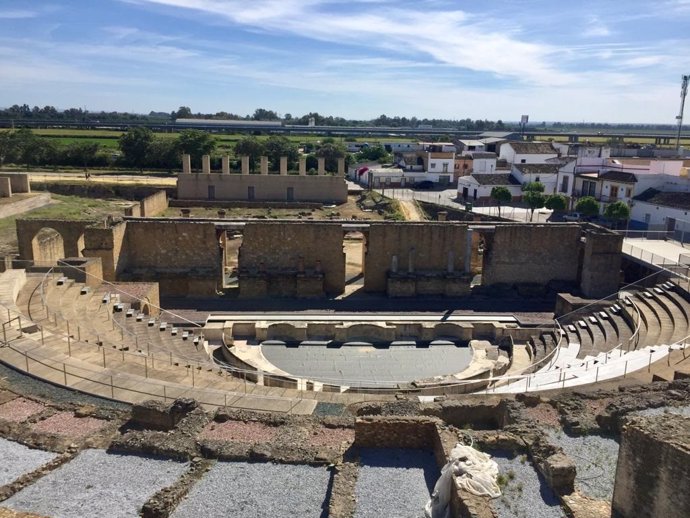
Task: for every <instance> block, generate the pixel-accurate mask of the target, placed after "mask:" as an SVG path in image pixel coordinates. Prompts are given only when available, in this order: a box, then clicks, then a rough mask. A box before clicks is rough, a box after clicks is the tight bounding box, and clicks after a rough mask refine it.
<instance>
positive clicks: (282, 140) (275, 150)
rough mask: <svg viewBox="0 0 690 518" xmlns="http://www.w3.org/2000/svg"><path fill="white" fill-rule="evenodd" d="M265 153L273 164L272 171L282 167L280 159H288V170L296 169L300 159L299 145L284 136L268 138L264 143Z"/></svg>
mask: <svg viewBox="0 0 690 518" xmlns="http://www.w3.org/2000/svg"><path fill="white" fill-rule="evenodd" d="M264 152H265V153H266V156H267V157H268V160H269V161H270V163H271V169H272V170H274V171H275V170H277V169H278V168H279V167H280V157H283V156H285V157H287V160H288V169H294V168H295V164H296V163H297V160H298V159H299V152H298V151H297V144H294V143H292V142H291V141H290V139H289V138H287V137H283V136H271V137H268V138H267V139H266V141H265V142H264Z"/></svg>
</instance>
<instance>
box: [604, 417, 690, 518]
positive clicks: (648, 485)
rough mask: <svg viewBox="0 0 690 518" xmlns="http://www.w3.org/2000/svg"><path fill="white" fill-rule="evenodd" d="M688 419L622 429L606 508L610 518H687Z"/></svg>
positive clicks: (649, 420)
mask: <svg viewBox="0 0 690 518" xmlns="http://www.w3.org/2000/svg"><path fill="white" fill-rule="evenodd" d="M689 444H690V419H687V418H684V417H683V416H675V415H668V416H666V415H662V416H655V417H637V418H634V419H633V420H632V421H631V422H630V423H628V424H627V425H626V426H625V428H624V429H623V434H622V437H621V446H620V451H619V453H618V465H617V468H616V482H615V486H614V489H613V500H612V502H611V507H612V513H611V516H613V517H614V518H661V517H662V516H663V517H664V518H687V517H688V516H690V491H688V487H690V447H688V445H689Z"/></svg>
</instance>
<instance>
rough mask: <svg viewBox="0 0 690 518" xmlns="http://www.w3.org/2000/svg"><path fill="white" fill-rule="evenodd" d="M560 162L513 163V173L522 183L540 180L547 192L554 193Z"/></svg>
mask: <svg viewBox="0 0 690 518" xmlns="http://www.w3.org/2000/svg"><path fill="white" fill-rule="evenodd" d="M560 168H561V165H560V164H513V166H512V168H511V173H512V174H513V176H514V177H515V178H516V179H517V181H518V182H520V183H521V184H525V183H531V182H540V183H542V184H544V193H545V194H554V193H555V192H556V186H557V182H558V171H559V169H560Z"/></svg>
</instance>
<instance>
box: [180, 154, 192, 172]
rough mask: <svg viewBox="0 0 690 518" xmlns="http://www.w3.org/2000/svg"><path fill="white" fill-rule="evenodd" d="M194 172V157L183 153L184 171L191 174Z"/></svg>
mask: <svg viewBox="0 0 690 518" xmlns="http://www.w3.org/2000/svg"><path fill="white" fill-rule="evenodd" d="M191 172H192V157H191V156H190V155H187V154H184V155H182V173H183V174H189V173H191Z"/></svg>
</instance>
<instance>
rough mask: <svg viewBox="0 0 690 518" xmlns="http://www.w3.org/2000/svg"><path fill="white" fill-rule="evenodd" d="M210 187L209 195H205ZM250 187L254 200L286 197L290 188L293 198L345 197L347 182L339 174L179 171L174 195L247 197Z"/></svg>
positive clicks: (328, 199)
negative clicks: (199, 172) (189, 172)
mask: <svg viewBox="0 0 690 518" xmlns="http://www.w3.org/2000/svg"><path fill="white" fill-rule="evenodd" d="M209 187H213V191H214V193H213V196H214V197H213V198H210V197H209ZM250 187H253V191H254V200H256V201H286V200H288V189H292V196H293V200H294V201H308V202H333V203H344V202H346V201H347V184H346V183H345V179H344V178H343V177H341V176H330V175H309V176H306V175H279V174H270V175H269V174H245V175H242V174H217V173H212V174H180V175H178V177H177V198H178V199H180V200H209V199H216V200H248V201H249V200H250V198H249V190H250Z"/></svg>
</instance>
